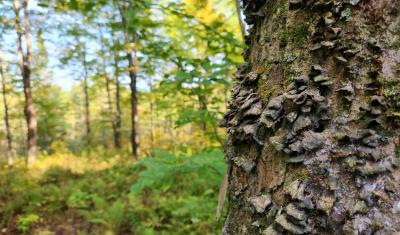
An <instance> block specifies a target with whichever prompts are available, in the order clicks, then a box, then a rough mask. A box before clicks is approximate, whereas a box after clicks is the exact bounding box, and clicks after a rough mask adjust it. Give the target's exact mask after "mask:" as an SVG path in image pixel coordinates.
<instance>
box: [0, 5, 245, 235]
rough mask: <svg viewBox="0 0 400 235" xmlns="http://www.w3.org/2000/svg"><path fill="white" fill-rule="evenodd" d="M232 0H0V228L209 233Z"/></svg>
mask: <svg viewBox="0 0 400 235" xmlns="http://www.w3.org/2000/svg"><path fill="white" fill-rule="evenodd" d="M237 4H238V2H235V1H232V0H176V1H175V0H172V1H171V0H170V1H154V0H22V1H20V0H0V64H1V66H0V78H1V81H2V86H1V88H2V89H1V91H2V92H1V102H0V103H1V106H0V114H1V121H0V122H1V123H0V234H218V233H219V232H220V230H221V226H222V224H221V223H220V222H218V221H216V220H215V211H216V209H217V200H218V191H219V185H220V183H221V181H222V179H223V177H224V174H225V171H226V165H225V161H224V157H223V152H222V145H223V143H224V141H225V140H224V139H225V134H224V132H225V130H224V129H221V128H219V127H218V120H219V119H221V118H222V115H223V113H224V112H225V110H226V105H227V100H228V99H229V97H230V93H229V90H230V84H231V77H232V75H233V73H234V71H235V67H236V65H237V64H239V63H241V62H242V61H241V60H242V57H241V52H242V48H243V45H242V37H243V34H244V33H243V32H244V29H243V27H244V26H243V23H242V20H241V14H240V10H239V9H240V6H239V5H237Z"/></svg>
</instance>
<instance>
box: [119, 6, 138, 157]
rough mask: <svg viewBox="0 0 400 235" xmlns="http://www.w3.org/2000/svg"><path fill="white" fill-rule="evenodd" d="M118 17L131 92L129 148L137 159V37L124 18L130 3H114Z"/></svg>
mask: <svg viewBox="0 0 400 235" xmlns="http://www.w3.org/2000/svg"><path fill="white" fill-rule="evenodd" d="M116 3H117V6H118V9H119V12H120V17H121V20H122V27H123V32H124V39H125V50H126V58H127V60H128V72H129V78H130V85H129V87H130V90H131V99H130V100H131V147H132V155H133V157H134V158H135V159H137V157H138V155H139V138H138V134H137V120H138V102H137V88H136V83H137V71H138V65H137V62H138V61H137V46H138V35H137V32H136V29H132V27H129V25H128V20H127V18H126V12H127V10H128V8H129V7H133V6H132V4H131V3H128V4H129V5H126V3H125V2H122V1H120V0H117V1H116Z"/></svg>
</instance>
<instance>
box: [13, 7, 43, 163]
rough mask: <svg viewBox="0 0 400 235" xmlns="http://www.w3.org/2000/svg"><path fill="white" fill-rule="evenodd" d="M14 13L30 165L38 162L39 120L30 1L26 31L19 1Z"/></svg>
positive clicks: (25, 8)
mask: <svg viewBox="0 0 400 235" xmlns="http://www.w3.org/2000/svg"><path fill="white" fill-rule="evenodd" d="M13 5H14V12H15V30H16V32H17V53H18V62H19V67H20V69H21V74H22V81H23V87H24V89H23V90H24V96H25V107H24V114H25V119H26V122H27V126H28V135H27V162H28V165H29V164H31V163H33V162H34V161H35V160H36V154H37V145H36V142H37V120H36V111H35V107H34V105H33V97H32V87H31V54H32V49H31V37H30V33H29V12H28V0H24V1H23V3H22V7H23V13H24V22H23V25H24V31H23V32H22V30H21V25H20V23H21V22H20V17H19V12H20V5H19V1H18V0H13ZM23 35H24V36H25V49H26V54H25V55H24V53H23V49H22V36H23Z"/></svg>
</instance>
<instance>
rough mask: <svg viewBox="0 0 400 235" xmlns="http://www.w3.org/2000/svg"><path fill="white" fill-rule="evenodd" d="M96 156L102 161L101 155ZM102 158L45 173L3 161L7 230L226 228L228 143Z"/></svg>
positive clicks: (1, 223) (0, 219) (0, 179)
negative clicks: (221, 201)
mask: <svg viewBox="0 0 400 235" xmlns="http://www.w3.org/2000/svg"><path fill="white" fill-rule="evenodd" d="M46 158H51V156H47V157H46ZM75 160H76V159H75ZM39 161H40V160H39ZM43 161H44V162H45V161H48V160H46V159H43ZM82 162H88V161H86V160H82ZM90 164H92V165H93V168H96V166H95V164H96V163H95V162H93V161H90ZM101 164H102V167H101V168H99V170H85V171H83V172H73V171H72V170H71V169H66V168H63V167H62V166H52V167H50V168H49V169H46V171H45V172H44V173H43V174H41V175H40V176H39V177H37V176H32V174H30V171H31V169H29V170H28V169H26V168H24V167H18V166H14V167H11V168H10V167H6V166H3V167H2V168H1V169H0V231H2V232H5V234H41V235H44V234H82V235H83V234H110V235H111V234H219V233H220V231H221V223H217V222H216V221H215V210H216V206H217V198H218V189H219V184H220V182H221V180H222V178H223V175H224V172H225V168H226V165H225V162H224V159H223V154H222V152H221V151H220V150H213V151H203V152H201V153H199V154H197V155H194V156H187V155H184V154H178V155H174V154H171V153H167V152H161V151H156V152H155V154H154V157H151V158H150V157H149V158H144V159H142V160H140V161H138V162H136V163H129V162H128V161H118V162H117V163H113V164H112V165H108V166H107V167H104V163H103V162H102V163H101ZM34 175H35V174H34Z"/></svg>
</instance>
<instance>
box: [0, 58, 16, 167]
mask: <svg viewBox="0 0 400 235" xmlns="http://www.w3.org/2000/svg"><path fill="white" fill-rule="evenodd" d="M0 76H1V85H2V95H3V105H4V123H5V127H6V139H7V153H6V155H7V163H8V164H9V165H12V164H13V158H14V151H13V146H12V135H11V128H10V117H9V107H8V100H7V77H6V71H5V69H4V61H3V53H2V51H0Z"/></svg>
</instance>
